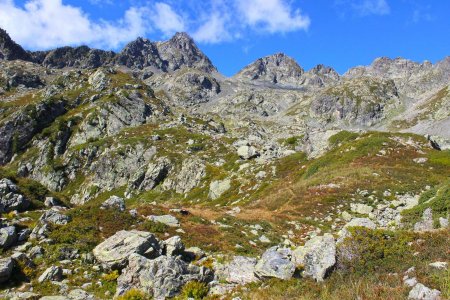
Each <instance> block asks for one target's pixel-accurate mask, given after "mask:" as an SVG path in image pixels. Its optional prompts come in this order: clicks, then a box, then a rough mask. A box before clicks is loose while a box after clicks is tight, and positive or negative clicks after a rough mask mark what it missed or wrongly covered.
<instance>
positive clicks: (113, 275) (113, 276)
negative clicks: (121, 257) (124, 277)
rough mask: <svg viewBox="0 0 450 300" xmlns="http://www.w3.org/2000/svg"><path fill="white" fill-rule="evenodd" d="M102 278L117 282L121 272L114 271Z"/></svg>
mask: <svg viewBox="0 0 450 300" xmlns="http://www.w3.org/2000/svg"><path fill="white" fill-rule="evenodd" d="M102 278H103V279H104V280H106V281H115V280H117V278H119V271H117V270H114V271H112V272H111V273H108V274H104V275H103V276H102Z"/></svg>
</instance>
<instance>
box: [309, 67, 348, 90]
mask: <svg viewBox="0 0 450 300" xmlns="http://www.w3.org/2000/svg"><path fill="white" fill-rule="evenodd" d="M339 80H340V76H339V74H338V73H337V72H336V71H335V70H334V69H333V68H331V67H327V66H324V65H317V66H315V67H314V68H312V69H311V70H309V71H308V72H305V73H304V74H303V76H302V78H301V84H302V85H304V86H310V87H319V88H320V87H325V86H328V85H332V84H335V83H337V82H338V81H339Z"/></svg>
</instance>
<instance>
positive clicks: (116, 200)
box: [100, 196, 125, 211]
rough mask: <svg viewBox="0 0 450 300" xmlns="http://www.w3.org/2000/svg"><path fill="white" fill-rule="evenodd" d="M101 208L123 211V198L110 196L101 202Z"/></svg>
mask: <svg viewBox="0 0 450 300" xmlns="http://www.w3.org/2000/svg"><path fill="white" fill-rule="evenodd" d="M100 208H101V209H117V210H118V211H125V200H123V198H120V197H118V196H111V197H109V199H108V200H106V201H105V202H103V204H102V206H100Z"/></svg>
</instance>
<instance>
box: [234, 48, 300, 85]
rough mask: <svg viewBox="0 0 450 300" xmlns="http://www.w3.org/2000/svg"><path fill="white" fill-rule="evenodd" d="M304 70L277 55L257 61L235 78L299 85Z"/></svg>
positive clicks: (288, 58)
mask: <svg viewBox="0 0 450 300" xmlns="http://www.w3.org/2000/svg"><path fill="white" fill-rule="evenodd" d="M303 73H304V70H303V69H302V68H301V67H300V66H299V65H298V64H297V62H296V61H295V60H294V59H292V58H291V57H289V56H287V55H285V54H283V53H277V54H274V55H270V56H266V57H263V58H260V59H258V60H257V61H255V62H254V63H252V64H250V65H248V66H247V67H245V68H244V69H242V70H241V71H240V72H239V73H238V74H236V75H235V78H236V79H238V80H251V81H255V82H261V83H269V84H287V85H294V86H295V85H299V84H300V78H301V76H302V75H303Z"/></svg>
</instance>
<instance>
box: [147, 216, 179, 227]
mask: <svg viewBox="0 0 450 300" xmlns="http://www.w3.org/2000/svg"><path fill="white" fill-rule="evenodd" d="M147 218H148V219H149V220H150V221H153V222H159V223H163V224H165V225H167V226H169V227H179V226H180V221H178V219H177V218H175V217H174V216H172V215H162V216H148V217H147Z"/></svg>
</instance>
